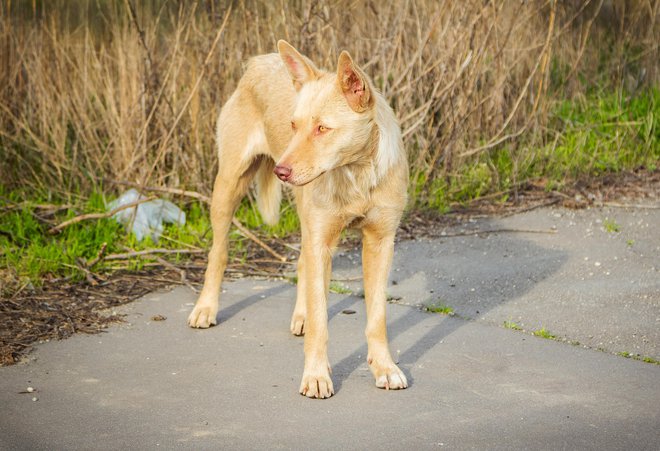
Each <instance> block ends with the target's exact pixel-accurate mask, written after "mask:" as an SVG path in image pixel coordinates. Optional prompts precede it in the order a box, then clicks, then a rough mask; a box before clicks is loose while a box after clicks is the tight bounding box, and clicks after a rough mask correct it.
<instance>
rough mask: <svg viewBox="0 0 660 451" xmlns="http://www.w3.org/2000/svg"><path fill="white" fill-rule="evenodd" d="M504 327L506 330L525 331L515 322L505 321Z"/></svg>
mask: <svg viewBox="0 0 660 451" xmlns="http://www.w3.org/2000/svg"><path fill="white" fill-rule="evenodd" d="M503 326H504V328H505V329H511V330H523V329H522V327H520V326H519V325H518V324H516V323H514V322H513V321H504V323H503Z"/></svg>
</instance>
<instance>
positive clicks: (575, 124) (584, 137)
mask: <svg viewBox="0 0 660 451" xmlns="http://www.w3.org/2000/svg"><path fill="white" fill-rule="evenodd" d="M659 161H660V89H658V88H650V89H649V90H646V91H642V92H639V93H637V94H635V95H628V96H626V95H624V93H622V92H616V91H613V92H609V93H608V92H597V93H590V94H589V95H587V96H586V97H584V98H582V99H581V100H579V101H577V102H573V101H568V100H564V101H559V102H557V103H556V104H555V106H554V108H553V109H551V111H550V114H549V127H548V129H547V130H546V132H545V135H544V136H540V135H537V134H534V133H529V134H527V135H524V136H523V137H522V138H521V139H520V140H519V142H518V144H517V147H516V148H512V147H510V146H500V147H496V148H495V149H493V150H492V151H491V152H489V153H485V154H482V155H480V156H479V157H478V158H476V159H475V160H474V161H473V162H471V163H469V162H467V163H465V164H464V166H463V167H461V169H460V171H458V173H456V174H454V176H453V177H451V178H449V179H447V178H436V179H434V180H433V181H432V182H430V184H424V179H423V177H422V176H421V175H420V174H419V173H418V174H417V175H416V176H413V185H412V187H411V190H412V195H413V198H414V200H415V205H416V206H417V207H418V208H428V209H432V210H437V211H440V212H443V213H444V212H447V211H449V210H451V207H452V205H455V204H465V203H468V202H470V201H473V200H475V199H478V198H480V197H482V196H484V195H492V194H494V193H501V195H500V196H499V197H495V198H494V199H495V201H506V200H507V199H508V197H509V193H510V192H511V191H512V190H517V189H519V188H520V187H523V186H524V185H525V184H526V183H529V182H533V183H534V184H540V185H542V186H544V188H545V189H546V190H547V191H553V190H561V189H563V188H564V187H567V186H570V185H571V184H572V183H574V182H575V181H577V180H581V179H584V178H591V177H599V176H602V175H604V174H608V173H616V172H620V171H624V170H627V171H632V170H635V169H638V168H646V169H648V170H651V171H654V170H656V169H657V168H658V162H659ZM425 190H426V191H425ZM608 224H609V225H610V229H608V231H610V232H612V233H614V232H618V231H620V227H619V226H618V225H616V223H614V222H611V223H608ZM606 228H607V225H606Z"/></svg>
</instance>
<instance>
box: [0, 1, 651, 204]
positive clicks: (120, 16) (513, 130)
mask: <svg viewBox="0 0 660 451" xmlns="http://www.w3.org/2000/svg"><path fill="white" fill-rule="evenodd" d="M19 3H20V2H12V3H7V2H2V3H0V39H1V41H0V42H2V44H0V173H1V175H2V180H3V184H5V185H6V186H8V187H9V188H14V187H19V186H21V187H24V186H32V187H34V188H36V189H41V190H49V189H52V188H53V187H58V189H61V190H62V191H64V192H72V191H80V192H83V193H88V192H89V191H91V190H92V189H94V188H95V187H97V182H96V181H97V180H99V179H104V178H118V179H122V180H136V181H137V180H139V181H140V182H141V184H143V185H152V186H176V187H185V188H187V189H189V190H192V191H197V192H200V193H202V194H203V195H208V194H209V193H210V187H211V182H210V181H211V180H212V179H213V176H214V174H215V171H216V156H215V152H214V150H213V149H214V122H215V119H216V118H217V116H218V112H219V108H220V106H221V105H222V103H223V102H224V101H225V100H226V99H227V98H228V96H229V95H230V94H231V92H232V90H233V89H234V87H235V85H236V83H237V80H238V79H239V77H240V75H241V72H242V64H243V63H244V62H245V60H246V59H247V58H248V57H250V56H252V55H255V54H258V53H263V52H269V51H273V50H274V49H275V42H276V41H277V39H279V38H285V39H288V40H289V41H290V42H292V43H293V44H294V45H296V46H298V47H300V48H301V49H303V50H304V51H305V52H306V53H307V54H308V55H309V56H310V57H311V58H312V59H313V60H314V61H315V62H317V63H318V64H319V65H320V66H323V67H326V68H329V69H332V68H333V67H334V65H335V64H336V58H337V55H338V53H339V51H340V50H341V49H348V50H349V51H351V52H352V54H353V56H354V57H355V59H356V60H357V61H360V62H361V63H363V65H364V67H365V69H366V70H367V72H368V73H369V74H370V75H371V76H372V77H373V79H374V82H375V84H376V85H377V86H378V88H379V89H380V90H382V91H383V93H384V94H385V95H386V96H387V98H388V99H389V100H390V102H391V103H392V105H393V106H394V108H395V110H396V111H397V114H398V115H399V118H400V121H401V125H402V128H403V132H404V141H405V144H406V148H407V149H408V151H409V158H410V162H411V166H412V171H413V174H414V176H415V180H417V181H418V184H419V186H418V187H417V189H421V190H422V192H424V190H429V189H431V185H432V182H433V181H434V180H435V179H438V178H445V177H460V174H461V171H462V169H463V168H464V167H466V166H469V165H471V164H474V161H476V159H478V158H479V157H480V156H479V154H480V153H482V152H484V151H490V150H491V149H500V150H502V149H504V151H506V152H509V153H510V154H511V157H512V160H513V161H514V162H516V163H515V164H517V165H523V164H524V161H526V160H528V159H529V158H531V156H530V155H527V154H524V153H522V150H521V149H518V147H517V143H518V141H519V138H520V137H522V136H523V135H525V136H527V137H534V139H537V140H539V141H543V140H545V139H552V138H547V137H546V136H545V135H544V133H543V127H545V126H546V125H547V124H546V122H547V118H546V116H547V114H546V112H547V111H548V105H549V104H550V102H552V101H553V99H552V98H551V95H552V93H551V92H550V88H549V84H550V82H552V83H554V84H555V89H559V90H563V91H565V92H566V95H567V96H572V95H579V94H581V93H583V92H584V89H585V86H584V85H583V84H582V83H580V82H578V79H579V78H580V77H581V78H587V79H589V78H595V77H596V76H597V75H598V73H597V72H596V71H597V70H603V68H604V70H605V71H606V72H605V73H606V76H607V77H609V79H610V80H611V82H612V84H613V85H617V84H619V85H621V84H631V86H632V87H633V88H635V87H638V86H640V85H642V84H657V83H658V81H659V80H660V71H659V70H658V69H659V67H660V63H658V61H660V50H659V45H658V42H660V20H658V19H659V18H660V0H640V1H630V0H583V1H580V2H559V1H557V0H531V1H526V2H511V1H508V2H507V1H502V2H483V1H482V0H462V1H459V0H446V1H443V2H438V1H436V0H416V1H406V0H389V1H384V2H363V3H360V2H358V3H359V4H358V5H356V4H355V2H354V1H353V0H333V1H330V0H291V1H288V0H277V1H273V2H271V1H267V0H238V1H236V2H232V8H231V9H229V8H228V6H227V5H228V3H227V2H221V1H219V0H218V1H216V0H207V1H203V2H202V1H194V2H178V3H174V2H160V1H157V0H155V1H153V2H132V1H130V0H124V1H123V2H100V3H98V2H92V1H89V0H69V1H65V0H51V1H49V2H42V3H41V4H40V6H39V7H37V8H34V9H33V8H28V7H27V6H26V5H25V4H24V5H21V4H19ZM610 47H611V48H612V49H613V50H612V51H611V52H610V54H609V56H608V58H609V59H607V60H606V61H605V63H603V62H602V61H601V60H602V56H603V52H604V51H607V49H608V48H610ZM629 48H638V49H640V50H639V51H638V52H637V53H636V54H635V56H634V57H632V58H631V57H630V54H629V52H628V53H627V52H626V49H629ZM552 67H558V68H561V67H565V68H566V71H565V73H563V75H562V77H563V78H561V77H560V79H559V80H558V79H557V77H556V76H555V79H552V78H551V68H552ZM601 77H602V75H601ZM505 144H506V148H504V145H505ZM513 176H514V177H515V173H514V175H513Z"/></svg>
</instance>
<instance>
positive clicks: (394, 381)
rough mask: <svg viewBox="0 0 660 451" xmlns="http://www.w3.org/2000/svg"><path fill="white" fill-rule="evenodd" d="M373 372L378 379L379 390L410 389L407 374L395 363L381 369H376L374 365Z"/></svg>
mask: <svg viewBox="0 0 660 451" xmlns="http://www.w3.org/2000/svg"><path fill="white" fill-rule="evenodd" d="M371 371H372V372H373V374H374V377H375V378H376V387H378V388H384V389H385V390H402V389H404V388H407V387H408V380H407V379H406V376H405V374H403V371H401V370H400V369H399V367H398V366H396V365H395V364H394V363H392V364H390V365H388V366H385V367H382V368H379V369H377V368H374V365H372V368H371Z"/></svg>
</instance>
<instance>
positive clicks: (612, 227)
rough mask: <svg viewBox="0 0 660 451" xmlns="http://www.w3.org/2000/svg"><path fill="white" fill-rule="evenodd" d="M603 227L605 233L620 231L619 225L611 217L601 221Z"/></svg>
mask: <svg viewBox="0 0 660 451" xmlns="http://www.w3.org/2000/svg"><path fill="white" fill-rule="evenodd" d="M603 228H604V229H605V231H606V232H607V233H619V232H620V231H621V226H620V225H619V224H617V223H616V222H615V221H614V220H613V219H609V218H607V219H605V220H604V221H603Z"/></svg>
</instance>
